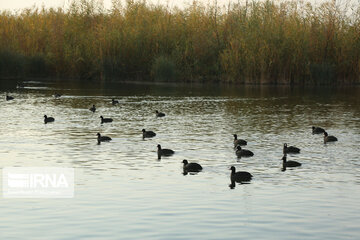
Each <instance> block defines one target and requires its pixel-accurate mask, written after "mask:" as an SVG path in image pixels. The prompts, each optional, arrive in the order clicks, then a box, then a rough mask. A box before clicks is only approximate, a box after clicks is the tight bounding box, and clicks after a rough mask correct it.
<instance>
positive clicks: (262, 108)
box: [0, 81, 360, 239]
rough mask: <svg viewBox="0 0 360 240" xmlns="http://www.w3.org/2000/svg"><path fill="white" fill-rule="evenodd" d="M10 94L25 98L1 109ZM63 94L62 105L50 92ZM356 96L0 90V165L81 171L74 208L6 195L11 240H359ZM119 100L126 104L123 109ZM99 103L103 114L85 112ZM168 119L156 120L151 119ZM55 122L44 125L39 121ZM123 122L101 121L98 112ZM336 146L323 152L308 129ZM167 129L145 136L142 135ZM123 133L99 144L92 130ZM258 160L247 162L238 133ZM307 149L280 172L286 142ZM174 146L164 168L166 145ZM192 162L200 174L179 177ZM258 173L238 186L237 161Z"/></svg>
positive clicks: (359, 109)
mask: <svg viewBox="0 0 360 240" xmlns="http://www.w3.org/2000/svg"><path fill="white" fill-rule="evenodd" d="M5 91H7V92H8V93H9V94H10V95H12V96H14V97H15V100H13V101H5ZM55 92H60V93H62V94H63V96H62V97H60V98H58V99H55V98H54V97H53V94H54V93H55ZM359 93H360V88H343V89H334V88H324V89H304V88H293V89H292V88H288V87H284V88H271V87H262V88H259V87H234V86H218V85H206V86H204V85H191V86H184V85H175V84H174V85H173V84H140V83H138V84H112V85H92V84H88V83H86V84H85V83H84V84H82V85H71V84H66V85H65V86H64V85H59V84H56V83H40V82H34V81H33V82H31V81H28V82H25V83H24V88H19V89H10V88H7V87H6V85H5V86H4V84H2V91H1V96H3V101H2V104H1V105H0V113H1V119H2V125H1V128H0V134H1V138H0V166H1V168H4V167H10V166H23V167H41V166H46V167H73V168H75V197H74V198H72V199H6V198H0V199H1V202H0V219H1V224H0V232H1V235H0V236H1V239H139V238H143V239H239V238H240V239H241V238H255V239H269V238H271V239H357V238H358V237H359V235H360V230H359V225H360V218H359V216H358V215H359V212H360V204H359V202H360V187H359V184H360V170H359V169H360V168H359V167H360V160H359V152H358V151H359V150H358V149H359V143H360V138H359V136H360V98H359V97H358V96H359ZM111 98H116V99H117V100H119V102H120V103H119V104H118V105H115V106H113V105H112V104H111ZM92 104H95V105H96V107H97V111H96V112H95V113H92V112H90V111H89V110H88V109H89V108H90V107H91V105H92ZM155 110H161V111H163V112H165V113H166V115H167V116H166V117H165V118H156V117H155V114H154V111H155ZM44 114H47V115H48V116H53V117H55V119H56V120H55V122H54V123H52V124H47V125H45V124H44V123H43V115H44ZM100 115H103V116H104V117H111V118H113V119H114V122H112V123H108V124H103V125H101V124H100V119H99V116H100ZM313 125H315V126H321V127H323V128H325V129H327V131H328V132H329V134H331V135H335V136H336V137H337V138H338V139H339V141H338V142H336V143H333V144H327V145H324V143H323V137H322V136H321V135H312V134H311V126H313ZM143 128H145V129H147V130H152V131H155V132H156V133H157V136H156V137H155V138H153V139H149V140H145V141H144V140H142V137H141V136H142V135H141V129H143ZM97 132H101V133H103V134H105V135H108V136H110V137H112V138H113V141H112V142H110V143H102V144H101V145H97V144H96V133H97ZM234 133H237V134H238V135H239V137H240V138H244V139H246V140H247V141H248V145H247V146H246V149H249V150H252V151H253V152H254V153H255V156H254V157H252V158H241V159H238V158H237V157H236V155H235V154H234V151H233V144H232V142H233V136H232V134H234ZM285 142H286V143H288V144H289V145H295V146H297V147H299V148H301V154H299V155H289V156H288V159H289V160H295V161H298V162H301V163H302V166H301V167H300V168H296V169H289V168H288V169H287V170H286V171H284V172H283V171H281V166H282V165H281V157H282V145H283V143H285ZM157 144H161V145H162V146H163V147H165V148H171V149H173V150H175V152H176V153H175V155H174V156H172V157H167V158H162V159H161V160H160V161H159V160H158V159H157V154H156V145H157ZM183 159H188V160H189V161H194V162H198V163H200V164H201V165H202V166H203V168H204V169H203V172H201V173H199V174H196V175H186V176H184V175H183V174H182V164H181V161H182V160H183ZM232 165H234V166H236V168H237V170H239V171H240V170H243V171H248V172H251V173H252V175H253V176H254V178H253V180H252V181H251V183H250V184H236V185H235V187H234V188H233V189H230V187H229V184H230V179H229V175H230V171H229V170H228V169H229V167H230V166H232Z"/></svg>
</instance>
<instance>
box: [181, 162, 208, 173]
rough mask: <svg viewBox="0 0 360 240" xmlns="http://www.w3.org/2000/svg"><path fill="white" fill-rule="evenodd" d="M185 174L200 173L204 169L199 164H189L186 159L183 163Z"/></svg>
mask: <svg viewBox="0 0 360 240" xmlns="http://www.w3.org/2000/svg"><path fill="white" fill-rule="evenodd" d="M182 163H183V164H184V166H183V169H184V172H200V171H201V170H202V169H203V168H202V166H201V165H200V164H198V163H189V162H188V161H187V160H186V159H184V160H183V161H182Z"/></svg>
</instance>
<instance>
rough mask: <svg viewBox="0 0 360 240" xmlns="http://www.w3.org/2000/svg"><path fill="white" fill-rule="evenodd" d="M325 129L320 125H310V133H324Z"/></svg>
mask: <svg viewBox="0 0 360 240" xmlns="http://www.w3.org/2000/svg"><path fill="white" fill-rule="evenodd" d="M324 132H325V129H323V128H321V127H314V126H313V127H312V134H321V133H324Z"/></svg>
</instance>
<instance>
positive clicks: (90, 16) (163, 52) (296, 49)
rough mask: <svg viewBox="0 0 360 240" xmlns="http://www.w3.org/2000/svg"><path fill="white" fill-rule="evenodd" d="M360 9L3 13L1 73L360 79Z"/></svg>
mask: <svg viewBox="0 0 360 240" xmlns="http://www.w3.org/2000/svg"><path fill="white" fill-rule="evenodd" d="M359 16H360V8H358V9H352V12H351V14H349V11H346V9H345V10H344V9H340V8H339V7H338V6H337V5H336V4H335V1H333V2H328V3H325V4H322V5H320V6H317V7H315V6H313V5H311V4H310V3H306V2H301V1H296V2H295V1H290V2H280V3H279V2H274V1H271V0H269V1H263V2H259V1H252V2H246V3H243V4H233V5H229V6H226V7H223V8H219V7H217V6H216V5H214V6H208V7H204V6H203V5H201V4H199V3H197V2H194V3H193V4H192V5H190V6H188V7H186V8H184V9H177V8H168V7H165V6H162V5H151V4H147V3H146V2H144V1H131V0H129V1H128V2H127V4H126V5H125V6H122V5H121V4H120V3H119V2H118V1H113V7H112V9H110V10H108V9H104V8H103V6H101V5H99V4H98V3H97V2H95V1H94V0H92V1H86V0H80V1H76V2H74V3H73V4H72V6H71V7H70V9H69V10H66V11H65V10H63V9H37V8H34V9H26V10H23V11H22V12H18V13H10V12H1V13H0V77H2V78H4V77H29V76H31V77H57V78H76V79H95V80H101V81H107V80H114V79H115V80H125V79H126V80H132V79H141V80H150V79H151V80H171V81H212V80H219V81H224V82H235V83H255V84H266V83H284V84H289V83H290V84H291V83H301V84H309V83H310V84H313V83H315V84H330V83H354V82H356V83H359V82H360V24H359V20H360V18H359Z"/></svg>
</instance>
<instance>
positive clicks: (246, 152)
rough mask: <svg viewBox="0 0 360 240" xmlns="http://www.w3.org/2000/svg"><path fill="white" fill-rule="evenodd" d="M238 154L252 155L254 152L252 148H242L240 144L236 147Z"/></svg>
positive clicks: (239, 155)
mask: <svg viewBox="0 0 360 240" xmlns="http://www.w3.org/2000/svg"><path fill="white" fill-rule="evenodd" d="M235 153H236V156H238V157H252V156H254V153H253V152H252V151H250V150H246V149H242V148H241V147H240V146H239V145H238V146H237V149H236V152H235Z"/></svg>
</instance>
